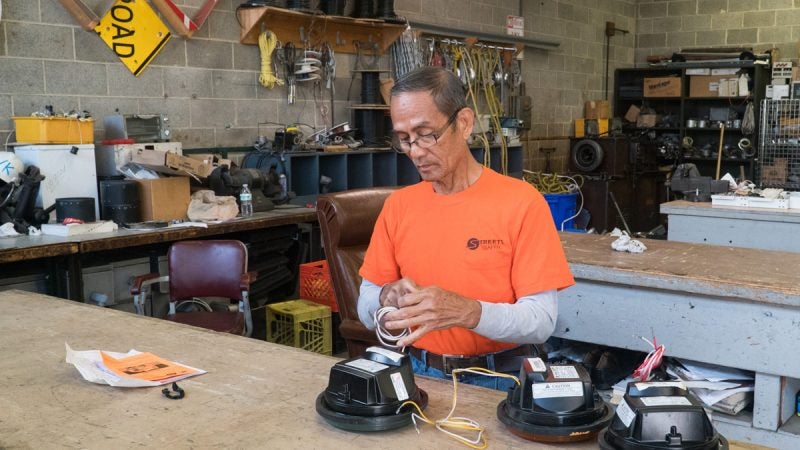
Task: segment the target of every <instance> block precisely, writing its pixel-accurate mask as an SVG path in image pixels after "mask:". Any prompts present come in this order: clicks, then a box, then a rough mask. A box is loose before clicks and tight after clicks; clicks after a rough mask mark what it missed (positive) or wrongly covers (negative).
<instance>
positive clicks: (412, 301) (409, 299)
mask: <svg viewBox="0 0 800 450" xmlns="http://www.w3.org/2000/svg"><path fill="white" fill-rule="evenodd" d="M401 281H402V280H401ZM381 297H383V296H381ZM397 307H398V308H399V309H398V310H397V311H392V312H390V313H388V314H386V315H385V316H384V319H385V322H384V325H385V326H386V328H387V329H390V330H398V329H404V328H415V329H414V331H413V332H412V333H411V334H409V335H408V336H406V337H404V338H403V339H401V340H399V341H398V342H397V345H399V346H401V347H402V346H408V345H411V344H412V343H414V342H415V341H416V340H417V339H419V338H421V337H422V336H424V335H425V334H426V333H428V332H429V331H434V330H444V329H447V328H452V327H463V328H468V329H469V328H475V327H476V326H477V325H478V322H479V321H480V319H481V304H480V302H478V301H477V300H472V299H469V298H466V297H462V296H461V295H458V294H456V293H455V292H450V291H446V290H444V289H441V288H439V287H436V286H431V287H426V288H416V289H415V290H412V291H410V292H408V293H406V294H405V295H403V296H401V297H400V298H398V299H397Z"/></svg>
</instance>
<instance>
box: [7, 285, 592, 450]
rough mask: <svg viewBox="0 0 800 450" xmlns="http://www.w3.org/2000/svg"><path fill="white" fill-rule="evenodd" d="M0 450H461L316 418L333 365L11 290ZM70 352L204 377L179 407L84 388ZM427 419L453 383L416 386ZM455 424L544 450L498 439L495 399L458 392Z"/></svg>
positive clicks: (189, 383) (445, 442)
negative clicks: (172, 365)
mask: <svg viewBox="0 0 800 450" xmlns="http://www.w3.org/2000/svg"><path fill="white" fill-rule="evenodd" d="M0 310H2V312H3V313H2V314H0V330H2V334H0V341H1V342H2V345H0V373H2V374H3V388H2V390H3V392H2V395H0V447H3V448H5V447H10V448H16V447H24V448H53V447H66V448H87V449H94V448H98V449H100V448H102V449H108V448H115V449H117V448H130V447H145V448H291V449H305V448H320V449H340V448H370V449H391V450H396V449H421V448H422V449H434V448H435V449H444V448H453V449H462V448H466V447H464V446H463V445H461V444H458V443H456V442H455V441H453V440H451V439H449V438H447V437H446V436H445V435H444V434H443V433H441V432H437V431H434V429H433V427H430V426H427V425H425V426H422V427H421V428H420V433H419V434H417V433H416V432H415V431H414V428H413V427H406V428H404V429H401V430H395V431H389V432H382V433H362V434H359V433H351V432H346V431H341V430H338V429H336V428H333V427H331V426H330V425H328V424H327V423H326V422H325V421H324V420H322V419H321V418H320V417H319V416H318V415H317V413H316V411H315V409H314V402H315V399H316V396H317V395H318V394H319V393H320V392H322V390H324V388H325V386H326V385H327V381H328V374H329V370H330V367H331V366H332V365H333V364H334V363H335V362H336V359H335V358H332V357H327V356H322V355H319V354H316V353H309V352H306V351H302V350H297V349H294V348H290V347H284V346H279V345H275V344H270V343H267V342H263V341H257V340H255V339H249V338H244V337H239V336H232V335H227V334H220V333H214V332H211V331H206V330H201V329H198V328H193V327H189V326H185V325H180V324H175V323H172V322H168V321H165V320H159V319H153V318H148V317H140V316H135V315H133V314H129V313H124V312H119V311H113V310H110V309H105V308H100V307H96V306H90V305H85V304H80V303H76V302H70V301H66V300H61V299H57V298H53V297H48V296H44V295H40V294H32V293H27V292H21V291H6V292H3V293H0ZM65 342H66V343H68V344H69V345H70V346H71V347H72V348H73V349H74V350H90V349H97V350H110V351H120V352H126V351H128V350H129V349H131V348H135V349H137V350H140V351H150V352H153V353H155V354H157V355H159V356H161V357H164V358H167V359H171V360H175V361H178V362H183V363H185V364H188V365H191V366H194V367H198V368H201V369H204V370H207V371H208V373H207V374H205V375H201V376H198V377H194V378H190V379H187V380H184V381H182V382H180V385H181V387H182V388H184V389H185V391H186V397H185V398H184V399H182V400H169V399H166V398H165V397H163V396H162V395H161V393H160V391H161V388H137V389H123V388H113V387H108V386H103V385H97V384H92V383H89V382H87V381H84V380H83V379H82V378H81V376H80V374H79V373H78V371H77V370H76V369H75V368H74V367H73V366H71V365H69V364H67V363H65V361H64V357H65V350H64V343H65ZM417 383H418V385H419V386H420V387H422V388H423V389H424V390H425V391H426V392H427V393H428V395H429V407H428V409H427V410H426V413H427V414H429V416H430V417H435V418H439V417H443V416H444V415H445V414H447V412H448V411H449V408H450V402H451V396H452V384H451V383H450V382H446V381H443V380H431V379H425V378H421V377H419V378H418V379H417ZM458 394H459V398H458V409H457V413H459V414H460V415H463V416H467V417H470V418H472V419H475V420H477V421H479V422H480V423H481V424H483V425H484V426H486V427H487V430H488V439H489V443H490V448H540V449H562V450H564V449H591V448H596V444H595V443H593V442H587V443H581V444H574V445H567V446H564V445H559V446H549V445H543V444H535V443H531V442H528V441H525V440H523V439H521V438H518V437H516V436H514V435H512V434H510V433H508V432H507V431H506V429H505V428H504V427H503V425H502V424H501V423H500V422H499V421H498V420H497V418H496V415H495V414H496V412H495V411H496V407H497V404H498V403H499V402H500V401H501V400H502V399H503V398H504V394H503V393H501V392H499V391H493V390H489V389H484V388H478V387H473V386H466V385H464V386H459V390H458Z"/></svg>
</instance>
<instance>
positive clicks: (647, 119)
mask: <svg viewBox="0 0 800 450" xmlns="http://www.w3.org/2000/svg"><path fill="white" fill-rule="evenodd" d="M657 123H658V114H640V115H639V117H638V118H636V127H637V128H653V127H654V126H656V124H657Z"/></svg>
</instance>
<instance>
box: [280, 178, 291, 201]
mask: <svg viewBox="0 0 800 450" xmlns="http://www.w3.org/2000/svg"><path fill="white" fill-rule="evenodd" d="M278 183H280V185H281V198H280V199H281V200H283V199H285V198H286V197H287V196H288V195H289V192H288V189H287V187H286V175H284V174H280V176H279V177H278Z"/></svg>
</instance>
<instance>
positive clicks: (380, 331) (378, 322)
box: [372, 306, 411, 351]
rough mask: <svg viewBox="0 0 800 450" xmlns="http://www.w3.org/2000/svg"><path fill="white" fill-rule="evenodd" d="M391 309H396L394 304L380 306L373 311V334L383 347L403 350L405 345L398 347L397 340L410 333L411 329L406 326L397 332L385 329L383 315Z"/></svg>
mask: <svg viewBox="0 0 800 450" xmlns="http://www.w3.org/2000/svg"><path fill="white" fill-rule="evenodd" d="M392 311H397V308H396V307H394V306H384V307H382V308H379V309H378V310H377V311H375V314H373V315H372V319H373V320H374V321H375V335H376V336H377V337H378V341H379V342H380V343H381V345H383V346H384V347H389V348H395V349H397V348H399V349H400V351H403V350H405V347H400V346H399V345H397V341H399V340H400V339H402V338H404V337H406V336H408V335H409V334H411V330H409V329H408V328H406V329H405V330H403V331H401V332H400V333H398V334H393V333H391V332H390V331H389V330H387V329H386V328H385V327H384V326H383V316H385V315H386V314H389V313H390V312H392Z"/></svg>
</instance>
